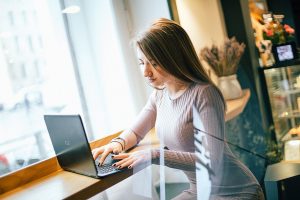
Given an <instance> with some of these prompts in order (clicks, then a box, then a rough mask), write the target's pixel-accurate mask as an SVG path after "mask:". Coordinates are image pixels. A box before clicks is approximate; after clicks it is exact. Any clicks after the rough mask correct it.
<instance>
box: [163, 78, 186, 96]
mask: <svg viewBox="0 0 300 200" xmlns="http://www.w3.org/2000/svg"><path fill="white" fill-rule="evenodd" d="M190 84H191V83H186V82H176V83H173V84H167V85H166V89H167V91H168V95H169V98H170V99H176V98H178V97H180V96H181V95H182V94H183V93H184V92H185V91H186V90H187V89H188V87H189V86H190Z"/></svg>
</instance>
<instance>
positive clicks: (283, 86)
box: [262, 64, 300, 160]
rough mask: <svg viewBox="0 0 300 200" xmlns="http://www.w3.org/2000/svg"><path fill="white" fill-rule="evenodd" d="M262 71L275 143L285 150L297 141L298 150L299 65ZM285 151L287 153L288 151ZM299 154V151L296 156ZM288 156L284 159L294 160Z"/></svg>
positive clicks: (299, 127) (299, 110)
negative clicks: (287, 145)
mask: <svg viewBox="0 0 300 200" xmlns="http://www.w3.org/2000/svg"><path fill="white" fill-rule="evenodd" d="M262 70H263V76H264V80H265V85H266V87H265V88H266V91H263V92H264V93H265V97H267V98H265V100H266V101H268V104H269V106H270V112H271V113H270V115H271V118H272V121H273V127H274V133H275V139H276V142H277V144H278V146H279V147H280V146H281V147H283V148H284V149H286V145H285V144H290V141H291V140H294V141H296V140H298V141H299V142H298V143H299V144H298V145H299V148H300V64H295V65H289V66H280V67H270V68H262ZM287 141H289V142H287ZM295 144H296V143H295V142H293V145H294V146H295ZM285 151H286V152H285V153H287V152H288V149H287V150H285ZM299 152H300V149H299V150H298V152H297V155H298V154H299ZM294 153H295V152H294ZM289 155H291V154H289ZM289 155H286V154H284V157H285V159H287V160H289V159H294V158H295V156H292V157H293V158H291V157H289ZM299 155H300V154H299Z"/></svg>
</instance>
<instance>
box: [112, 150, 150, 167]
mask: <svg viewBox="0 0 300 200" xmlns="http://www.w3.org/2000/svg"><path fill="white" fill-rule="evenodd" d="M113 159H114V160H120V161H118V162H116V163H114V164H113V166H114V167H116V168H118V169H122V168H124V167H128V169H131V168H133V167H135V166H137V165H140V164H146V163H147V162H149V163H151V159H152V155H151V150H141V151H136V152H133V153H120V154H118V155H114V156H113Z"/></svg>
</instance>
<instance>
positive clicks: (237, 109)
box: [225, 89, 250, 121]
mask: <svg viewBox="0 0 300 200" xmlns="http://www.w3.org/2000/svg"><path fill="white" fill-rule="evenodd" d="M249 98H250V89H244V90H243V96H242V97H241V98H239V99H234V100H227V101H226V105H227V110H226V116H225V121H229V120H231V119H233V118H235V117H236V116H238V115H239V114H241V113H242V112H243V110H244V108H245V107H246V105H247V102H248V101H249Z"/></svg>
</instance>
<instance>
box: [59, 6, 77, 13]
mask: <svg viewBox="0 0 300 200" xmlns="http://www.w3.org/2000/svg"><path fill="white" fill-rule="evenodd" d="M79 12H80V7H79V6H75V5H73V6H68V7H66V8H65V9H63V10H62V13H65V14H75V13H79Z"/></svg>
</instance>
